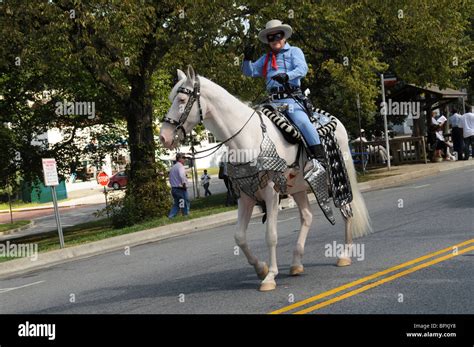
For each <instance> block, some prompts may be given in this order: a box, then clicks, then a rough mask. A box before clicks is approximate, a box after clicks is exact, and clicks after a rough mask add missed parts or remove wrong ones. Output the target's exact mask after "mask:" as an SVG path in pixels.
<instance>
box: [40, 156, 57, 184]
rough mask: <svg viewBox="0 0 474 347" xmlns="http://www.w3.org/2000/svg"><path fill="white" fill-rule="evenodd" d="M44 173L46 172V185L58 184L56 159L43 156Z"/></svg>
mask: <svg viewBox="0 0 474 347" xmlns="http://www.w3.org/2000/svg"><path fill="white" fill-rule="evenodd" d="M42 162H43V173H44V185H45V186H58V185H59V178H58V169H57V166H56V159H53V158H46V159H45V158H43V159H42Z"/></svg>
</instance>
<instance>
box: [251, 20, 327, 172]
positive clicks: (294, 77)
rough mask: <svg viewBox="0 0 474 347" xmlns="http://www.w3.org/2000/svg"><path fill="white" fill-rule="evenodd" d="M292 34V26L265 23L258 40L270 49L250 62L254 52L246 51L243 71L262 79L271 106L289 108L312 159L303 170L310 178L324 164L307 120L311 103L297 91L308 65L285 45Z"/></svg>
mask: <svg viewBox="0 0 474 347" xmlns="http://www.w3.org/2000/svg"><path fill="white" fill-rule="evenodd" d="M292 33H293V29H292V28H291V26H289V25H288V24H282V22H281V21H279V20H277V19H273V20H271V21H269V22H267V24H266V25H265V29H263V30H262V31H260V33H259V34H258V38H259V40H260V41H261V42H263V43H265V44H268V45H269V46H270V51H269V52H268V53H267V54H264V55H262V56H261V57H260V58H259V59H257V60H256V61H255V62H252V61H251V59H252V56H253V54H254V51H255V48H254V46H252V45H250V46H247V47H245V50H244V62H243V64H242V71H243V73H244V75H246V76H249V77H264V78H265V80H266V85H267V91H268V92H269V97H270V100H271V104H273V105H274V106H275V107H278V106H281V105H284V104H287V105H288V111H287V115H288V116H289V118H290V119H291V120H292V121H293V123H294V124H295V125H296V127H297V128H298V129H299V131H300V132H301V134H302V136H303V138H304V140H305V141H304V142H305V143H306V145H307V151H308V152H309V153H308V154H309V157H310V159H312V168H310V169H309V170H305V171H306V172H305V177H309V176H311V175H312V174H313V173H314V174H316V173H317V172H318V173H319V172H320V171H321V170H324V167H325V166H326V160H325V155H324V149H323V146H322V145H321V142H320V139H319V135H318V132H317V131H316V128H315V126H314V125H313V124H312V123H311V120H310V115H311V114H312V106H311V103H310V101H309V99H307V98H306V96H305V95H304V94H303V93H302V92H301V89H300V86H301V82H300V80H301V79H302V78H303V77H304V76H306V73H307V72H308V65H307V64H306V60H305V57H304V54H303V51H302V50H301V49H300V48H298V47H295V46H290V44H289V43H288V42H286V40H287V39H288V38H290V36H291V34H292Z"/></svg>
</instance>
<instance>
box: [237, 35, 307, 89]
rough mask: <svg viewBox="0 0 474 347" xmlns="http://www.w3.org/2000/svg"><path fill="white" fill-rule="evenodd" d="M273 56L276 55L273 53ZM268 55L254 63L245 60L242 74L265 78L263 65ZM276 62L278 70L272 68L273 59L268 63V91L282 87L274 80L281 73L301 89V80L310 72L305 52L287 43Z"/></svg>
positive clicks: (278, 54)
mask: <svg viewBox="0 0 474 347" xmlns="http://www.w3.org/2000/svg"><path fill="white" fill-rule="evenodd" d="M272 54H274V53H273V52H272ZM266 57H267V55H266V54H264V55H263V56H261V57H260V58H259V59H257V61H255V62H254V63H252V62H251V61H250V60H244V62H243V64H242V72H243V73H244V75H245V76H249V77H263V65H264V64H265V59H266ZM276 62H277V65H278V70H274V69H273V67H272V57H271V56H270V58H269V59H268V63H267V80H266V82H267V90H268V91H270V89H271V88H273V87H281V84H280V83H278V82H277V81H274V80H272V77H273V76H275V75H277V74H279V73H283V72H284V73H286V74H287V75H288V79H289V81H288V82H289V83H290V85H291V86H295V87H300V86H301V82H300V80H301V79H302V78H303V77H304V76H306V74H307V72H308V65H307V64H306V59H305V57H304V54H303V51H302V50H301V49H299V48H298V47H293V46H290V44H289V43H288V42H287V43H285V46H284V47H283V48H282V49H281V50H280V51H279V52H278V53H277V54H276Z"/></svg>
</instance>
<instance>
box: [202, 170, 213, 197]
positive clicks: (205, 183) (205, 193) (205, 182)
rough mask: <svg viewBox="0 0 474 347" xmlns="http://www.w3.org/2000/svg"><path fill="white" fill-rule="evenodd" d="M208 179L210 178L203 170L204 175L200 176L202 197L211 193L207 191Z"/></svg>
mask: <svg viewBox="0 0 474 347" xmlns="http://www.w3.org/2000/svg"><path fill="white" fill-rule="evenodd" d="M210 179H211V177H210V176H209V175H208V174H207V170H204V173H203V175H202V176H201V184H202V186H203V187H204V196H209V195H212V193H211V191H210V190H209V181H210Z"/></svg>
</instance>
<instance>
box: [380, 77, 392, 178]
mask: <svg viewBox="0 0 474 347" xmlns="http://www.w3.org/2000/svg"><path fill="white" fill-rule="evenodd" d="M380 82H381V84H382V105H383V107H382V110H383V126H384V132H385V146H386V147H387V157H388V158H387V169H388V170H390V141H389V138H388V121H387V113H388V110H387V104H386V103H385V80H384V77H383V74H380Z"/></svg>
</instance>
